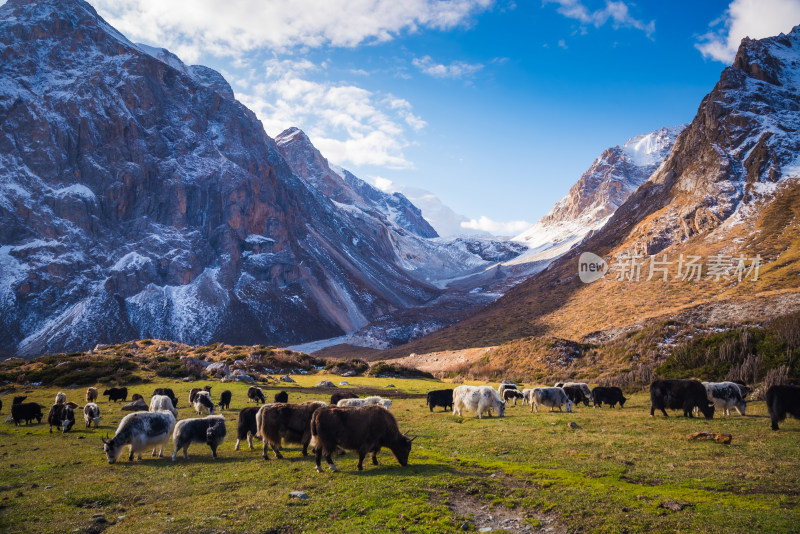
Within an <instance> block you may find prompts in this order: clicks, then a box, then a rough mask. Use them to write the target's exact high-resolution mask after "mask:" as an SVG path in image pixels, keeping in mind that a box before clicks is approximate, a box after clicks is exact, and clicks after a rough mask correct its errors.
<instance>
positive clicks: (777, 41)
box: [616, 26, 800, 254]
mask: <svg viewBox="0 0 800 534" xmlns="http://www.w3.org/2000/svg"><path fill="white" fill-rule="evenodd" d="M798 102H800V26H795V27H794V28H793V29H792V31H791V32H790V33H789V34H788V35H784V34H781V35H779V36H776V37H769V38H766V39H760V40H755V39H749V38H745V39H743V40H742V43H741V45H740V47H739V51H738V52H737V54H736V58H735V60H734V62H733V65H732V66H730V67H728V68H726V69H725V70H724V71H723V72H722V75H721V76H720V80H719V82H717V84H716V86H715V87H714V89H713V90H712V91H711V92H710V93H709V94H708V95H706V97H705V98H704V99H703V101H702V103H701V104H700V108H699V110H698V113H697V115H696V116H695V118H694V120H693V121H692V123H691V124H690V125H689V127H688V128H687V129H686V130H685V132H684V133H683V134H682V135H681V136H680V137H679V138H678V140H677V141H676V143H675V148H674V150H673V152H672V154H671V155H670V156H669V158H667V160H666V161H665V162H664V164H663V166H661V167H660V168H659V169H658V172H656V173H654V174H653V176H652V177H651V178H650V180H648V182H647V184H645V186H646V187H643V188H641V189H640V190H639V191H637V193H636V194H635V195H633V196H632V197H631V201H630V202H629V203H628V206H626V209H625V210H624V212H623V213H622V216H623V217H624V220H626V221H637V223H638V224H637V225H636V227H635V228H633V229H632V232H631V235H630V240H631V241H632V243H635V245H634V246H635V248H636V251H637V252H642V253H647V254H655V253H657V252H659V251H660V250H663V249H664V248H666V247H668V246H670V245H672V244H675V243H680V242H682V241H684V240H686V239H688V238H690V237H692V236H694V235H698V234H702V233H706V232H708V231H710V230H713V229H714V228H717V227H719V226H720V225H722V224H723V223H724V222H725V221H727V220H728V219H731V218H732V216H735V217H733V221H742V220H747V219H753V217H754V216H755V215H757V213H754V212H753V211H752V209H751V208H752V206H753V205H754V203H757V202H759V201H761V200H764V199H766V200H769V199H770V198H772V196H773V194H774V192H775V190H776V187H777V186H778V185H779V184H781V183H784V182H785V180H786V179H791V178H795V177H798V176H800V156H799V155H798V154H800V134H798V132H800V106H798ZM621 223H622V220H620V221H619V224H618V225H617V226H616V229H617V231H624V230H623V228H625V226H627V223H626V224H625V225H622V224H621Z"/></svg>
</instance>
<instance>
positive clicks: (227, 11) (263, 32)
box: [93, 0, 494, 60]
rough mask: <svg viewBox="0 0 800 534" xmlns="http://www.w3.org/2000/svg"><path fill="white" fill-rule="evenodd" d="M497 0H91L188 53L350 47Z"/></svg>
mask: <svg viewBox="0 0 800 534" xmlns="http://www.w3.org/2000/svg"><path fill="white" fill-rule="evenodd" d="M493 3H494V0H403V1H399V2H398V1H397V0H324V1H319V0H269V1H266V2H265V1H263V0H228V1H227V2H225V3H224V5H223V4H220V2H219V1H218V0H169V1H166V2H165V1H164V0H94V1H93V5H94V6H95V8H96V9H97V10H98V12H100V14H101V15H102V16H103V17H104V18H105V19H106V20H108V22H110V23H111V24H112V25H113V26H114V27H116V28H117V29H118V30H120V31H121V32H122V33H124V34H125V35H127V36H128V37H129V38H131V39H133V40H134V41H146V42H148V43H151V44H155V45H158V46H162V47H166V48H169V49H170V50H172V51H173V52H175V53H177V54H178V55H179V56H180V57H181V58H184V59H187V60H191V59H192V58H197V57H199V56H200V55H202V54H203V53H210V54H214V55H217V56H231V55H237V54H241V53H243V52H247V51H251V50H255V49H259V48H268V49H272V50H284V49H288V48H293V47H298V46H301V47H302V46H305V47H312V48H316V47H320V46H325V45H330V46H344V47H353V46H357V45H359V44H362V43H369V42H381V41H388V40H391V39H393V38H394V37H395V36H396V35H398V34H401V33H403V32H415V31H418V30H419V29H420V28H431V29H439V30H446V29H451V28H454V27H458V26H463V25H466V24H469V23H470V21H471V20H472V18H473V17H474V16H475V15H476V14H478V13H480V12H482V11H485V10H487V9H489V8H490V7H491V6H492V4H493Z"/></svg>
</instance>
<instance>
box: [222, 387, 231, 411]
mask: <svg viewBox="0 0 800 534" xmlns="http://www.w3.org/2000/svg"><path fill="white" fill-rule="evenodd" d="M231 396H233V393H231V390H229V389H226V390H225V391H223V392H222V393H220V394H219V409H220V410H230V409H231Z"/></svg>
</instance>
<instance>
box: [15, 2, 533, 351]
mask: <svg viewBox="0 0 800 534" xmlns="http://www.w3.org/2000/svg"><path fill="white" fill-rule="evenodd" d="M0 57H2V58H3V60H2V63H1V64H0V163H1V165H0V355H8V354H18V355H22V356H32V355H37V354H41V353H43V352H54V351H64V350H83V349H88V348H91V347H92V346H93V345H94V344H96V343H109V342H119V341H124V340H127V339H132V338H150V337H154V338H161V339H169V340H175V341H182V342H186V343H207V342H210V341H212V340H214V341H225V342H228V343H238V344H244V343H265V344H287V343H290V342H291V343H298V342H303V341H309V340H314V339H320V338H330V337H335V336H340V335H343V334H345V333H350V332H353V331H356V330H358V329H360V328H363V327H364V326H366V325H368V324H369V323H370V322H371V321H373V320H375V319H377V318H382V317H386V316H388V315H391V314H392V313H395V312H397V311H398V310H403V309H407V308H416V307H420V306H423V305H425V304H426V303H430V302H433V301H435V300H436V299H437V298H438V297H439V296H440V295H441V294H442V291H443V288H444V287H445V286H446V285H447V283H448V280H449V279H452V278H456V279H458V278H461V277H463V276H467V275H470V274H473V273H479V272H481V271H483V270H485V269H486V268H487V267H489V266H491V265H494V264H496V263H497V262H498V261H501V260H503V259H508V258H511V257H513V256H515V255H517V254H519V252H520V251H521V247H519V246H518V245H515V244H506V243H503V242H499V241H497V242H496V241H491V240H486V241H480V242H477V241H469V240H443V239H440V238H436V232H435V230H434V229H433V228H432V227H431V226H430V224H428V223H427V222H426V221H425V219H424V218H423V217H422V215H421V213H420V210H419V209H418V208H417V207H416V206H414V205H413V204H412V203H411V202H410V201H409V200H408V199H406V198H405V197H404V196H403V195H400V194H386V193H384V192H381V191H379V190H378V189H376V188H374V187H372V186H370V185H368V184H366V183H365V182H363V181H362V180H359V179H358V178H356V177H355V176H353V175H352V174H351V173H349V172H348V171H346V170H343V169H339V168H336V167H332V166H330V165H328V163H327V160H325V158H324V157H323V156H322V155H321V154H320V153H319V152H318V151H317V150H316V149H315V148H314V147H313V145H312V144H311V142H310V141H309V140H308V138H307V137H306V136H305V134H303V132H301V131H299V130H297V129H290V130H287V131H285V132H283V133H282V134H281V135H280V136H279V137H278V142H277V143H276V142H275V141H273V140H272V139H270V138H269V137H268V136H267V135H266V133H265V132H264V130H263V127H262V125H261V123H260V122H259V121H258V120H257V118H256V117H255V115H254V114H253V113H252V112H251V111H250V110H248V109H247V108H246V107H244V106H243V105H241V104H240V103H239V102H238V101H237V100H236V99H235V97H234V94H233V91H232V90H231V88H230V86H229V85H228V83H227V82H226V81H225V79H224V78H223V77H222V76H221V75H220V74H219V73H217V72H216V71H213V70H212V69H209V68H207V67H203V66H199V65H192V66H190V65H185V64H184V63H183V62H181V60H180V59H179V58H178V57H177V56H175V55H174V54H172V53H170V52H169V51H167V50H165V49H158V48H153V47H149V46H145V45H137V44H134V43H132V42H130V41H129V40H128V39H126V38H125V37H124V36H123V35H122V34H120V33H119V32H117V31H116V30H115V29H114V28H112V27H111V26H109V25H108V24H107V23H106V22H105V21H103V20H102V18H100V17H99V16H98V15H97V13H96V12H95V10H94V9H93V8H92V7H91V6H90V5H89V4H87V3H85V2H83V1H82V0H41V1H36V2H32V1H26V0H10V1H9V2H8V3H6V4H5V5H3V6H0ZM481 298H484V299H485V297H482V296H481V295H476V296H475V297H474V299H473V300H476V301H479V300H480V299H481ZM492 298H495V297H492Z"/></svg>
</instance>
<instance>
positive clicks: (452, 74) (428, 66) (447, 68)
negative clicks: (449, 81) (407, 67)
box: [412, 56, 483, 79]
mask: <svg viewBox="0 0 800 534" xmlns="http://www.w3.org/2000/svg"><path fill="white" fill-rule="evenodd" d="M412 63H413V64H414V66H415V67H417V68H418V69H419V70H420V71H421V72H424V73H425V74H428V75H430V76H433V77H434V78H453V79H456V78H466V77H469V76H472V75H473V74H475V73H476V72H478V71H479V70H481V69H482V68H483V65H481V64H480V63H474V64H473V63H465V62H463V61H456V62H454V63H450V64H449V65H444V64H441V63H436V62H435V61H434V60H433V58H431V57H430V56H424V57H421V58H415V59H414V61H413V62H412Z"/></svg>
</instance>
